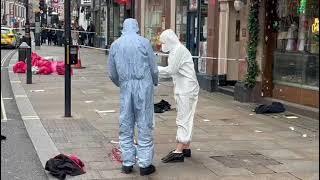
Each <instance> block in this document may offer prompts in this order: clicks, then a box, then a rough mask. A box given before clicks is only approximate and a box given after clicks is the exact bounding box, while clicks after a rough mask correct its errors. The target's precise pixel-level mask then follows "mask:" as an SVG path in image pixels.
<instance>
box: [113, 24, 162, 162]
mask: <svg viewBox="0 0 320 180" xmlns="http://www.w3.org/2000/svg"><path fill="white" fill-rule="evenodd" d="M138 32H139V27H138V22H137V21H136V20H135V19H126V20H125V21H124V23H123V30H122V35H121V37H120V38H119V39H117V40H116V41H115V42H113V43H112V45H111V48H110V53H109V62H108V67H109V70H108V72H109V77H110V79H111V80H112V81H113V83H114V84H115V85H116V86H118V87H120V131H119V140H120V148H121V151H122V159H123V165H124V166H132V165H134V164H135V159H136V155H137V156H138V164H139V166H140V167H142V168H145V167H148V166H149V165H151V164H152V159H153V154H154V145H153V113H154V109H153V94H154V87H153V86H154V85H155V86H156V85H157V84H158V68H157V65H156V61H155V55H154V52H153V50H152V47H151V44H150V41H149V40H147V39H145V38H143V37H141V36H140V35H138ZM135 124H136V125H137V128H138V146H137V149H136V148H135V146H134V127H135ZM136 151H137V152H136Z"/></svg>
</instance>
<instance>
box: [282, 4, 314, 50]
mask: <svg viewBox="0 0 320 180" xmlns="http://www.w3.org/2000/svg"><path fill="white" fill-rule="evenodd" d="M278 3H279V4H278V10H277V13H278V17H279V27H278V40H277V48H278V49H281V50H283V51H290V52H310V53H314V54H318V53H319V30H317V28H312V27H315V26H316V24H317V23H318V24H319V14H318V12H319V1H318V0H307V1H301V2H300V3H299V2H297V1H294V0H280V1H278ZM313 29H314V30H313Z"/></svg>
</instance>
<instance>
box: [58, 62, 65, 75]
mask: <svg viewBox="0 0 320 180" xmlns="http://www.w3.org/2000/svg"><path fill="white" fill-rule="evenodd" d="M56 70H57V73H58V74H59V75H64V71H65V67H64V62H63V61H58V62H57V67H56Z"/></svg>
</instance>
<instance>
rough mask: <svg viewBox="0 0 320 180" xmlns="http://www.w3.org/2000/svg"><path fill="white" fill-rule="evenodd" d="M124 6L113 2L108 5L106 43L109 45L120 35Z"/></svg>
mask: <svg viewBox="0 0 320 180" xmlns="http://www.w3.org/2000/svg"><path fill="white" fill-rule="evenodd" d="M124 13H125V6H123V5H119V4H116V3H114V4H113V6H112V7H110V17H109V23H108V24H109V40H108V44H109V45H111V43H112V42H114V41H115V40H116V39H118V38H119V37H120V36H121V29H122V24H123V21H124V18H125V17H124Z"/></svg>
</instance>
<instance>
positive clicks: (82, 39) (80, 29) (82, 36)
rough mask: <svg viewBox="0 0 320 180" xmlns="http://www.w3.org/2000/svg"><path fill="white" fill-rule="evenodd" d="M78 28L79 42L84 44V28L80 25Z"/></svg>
mask: <svg viewBox="0 0 320 180" xmlns="http://www.w3.org/2000/svg"><path fill="white" fill-rule="evenodd" d="M78 30H79V31H80V32H79V44H80V45H84V40H85V37H86V34H85V30H84V29H83V27H82V26H79V28H78Z"/></svg>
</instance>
